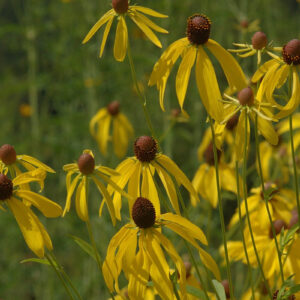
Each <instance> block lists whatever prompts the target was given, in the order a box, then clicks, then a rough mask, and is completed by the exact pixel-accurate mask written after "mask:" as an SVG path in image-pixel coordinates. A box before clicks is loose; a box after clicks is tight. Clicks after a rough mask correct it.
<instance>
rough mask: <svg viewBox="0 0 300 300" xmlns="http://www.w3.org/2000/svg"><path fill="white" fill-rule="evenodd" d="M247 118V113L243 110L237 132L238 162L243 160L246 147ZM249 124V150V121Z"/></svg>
mask: <svg viewBox="0 0 300 300" xmlns="http://www.w3.org/2000/svg"><path fill="white" fill-rule="evenodd" d="M246 117H247V115H246V111H245V110H243V111H242V112H241V114H240V117H239V122H238V124H237V127H236V131H235V140H234V141H235V143H234V148H235V155H236V159H237V160H241V159H243V154H244V145H245V118H246ZM247 118H248V117H247ZM247 124H248V127H247V137H248V142H247V149H248V148H249V135H250V124H249V120H247Z"/></svg>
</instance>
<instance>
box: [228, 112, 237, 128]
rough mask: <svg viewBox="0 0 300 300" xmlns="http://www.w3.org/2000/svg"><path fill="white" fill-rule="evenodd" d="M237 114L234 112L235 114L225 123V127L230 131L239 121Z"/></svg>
mask: <svg viewBox="0 0 300 300" xmlns="http://www.w3.org/2000/svg"><path fill="white" fill-rule="evenodd" d="M239 117H240V116H239V114H238V113H236V114H235V115H233V116H232V117H231V118H230V119H229V120H228V121H227V123H226V128H227V129H228V130H230V131H233V129H234V128H235V127H236V125H237V124H238V122H239Z"/></svg>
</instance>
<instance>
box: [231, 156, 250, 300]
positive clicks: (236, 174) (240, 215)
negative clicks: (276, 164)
mask: <svg viewBox="0 0 300 300" xmlns="http://www.w3.org/2000/svg"><path fill="white" fill-rule="evenodd" d="M235 176H236V186H237V202H238V209H239V221H240V229H241V234H242V241H243V247H244V252H245V256H246V260H247V266H248V276H249V280H250V285H251V292H252V299H253V300H255V291H254V286H253V278H252V272H251V266H250V261H249V256H248V251H247V246H246V243H245V237H244V231H243V227H244V226H243V225H244V224H243V223H244V222H243V220H242V212H241V199H240V182H239V181H240V179H239V167H238V161H236V162H235Z"/></svg>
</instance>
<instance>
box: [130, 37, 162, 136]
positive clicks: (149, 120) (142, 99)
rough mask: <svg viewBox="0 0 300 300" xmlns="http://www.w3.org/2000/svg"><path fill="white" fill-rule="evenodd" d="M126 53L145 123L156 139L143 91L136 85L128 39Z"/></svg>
mask: <svg viewBox="0 0 300 300" xmlns="http://www.w3.org/2000/svg"><path fill="white" fill-rule="evenodd" d="M127 55H128V60H129V65H130V70H131V76H132V80H133V83H134V85H135V88H136V91H137V94H138V97H139V99H140V102H141V105H142V107H143V111H144V115H145V118H146V121H147V125H148V127H149V130H150V132H151V135H152V136H153V137H154V138H155V139H156V140H157V137H156V135H155V132H154V129H153V126H152V123H151V119H150V115H149V112H148V110H147V98H146V95H145V93H144V92H142V91H141V89H140V87H139V85H138V81H137V77H136V72H135V67H134V63H133V59H132V54H131V48H130V43H129V41H128V45H127Z"/></svg>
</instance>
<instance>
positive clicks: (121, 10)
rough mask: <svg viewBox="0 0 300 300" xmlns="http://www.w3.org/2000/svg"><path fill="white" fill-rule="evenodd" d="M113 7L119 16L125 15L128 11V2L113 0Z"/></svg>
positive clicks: (126, 0)
mask: <svg viewBox="0 0 300 300" xmlns="http://www.w3.org/2000/svg"><path fill="white" fill-rule="evenodd" d="M111 4H112V7H113V9H114V10H115V12H116V13H117V14H119V15H121V14H125V13H126V12H127V11H128V0H112V1H111Z"/></svg>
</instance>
